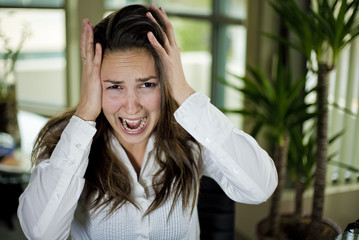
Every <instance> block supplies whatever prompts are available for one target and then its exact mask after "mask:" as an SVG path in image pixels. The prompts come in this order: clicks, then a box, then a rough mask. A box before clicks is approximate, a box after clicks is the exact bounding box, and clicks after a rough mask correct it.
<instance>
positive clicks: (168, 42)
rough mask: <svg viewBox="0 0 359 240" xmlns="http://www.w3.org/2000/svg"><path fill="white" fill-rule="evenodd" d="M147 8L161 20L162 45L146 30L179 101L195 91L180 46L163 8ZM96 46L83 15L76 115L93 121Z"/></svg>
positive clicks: (97, 100)
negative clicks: (189, 81)
mask: <svg viewBox="0 0 359 240" xmlns="http://www.w3.org/2000/svg"><path fill="white" fill-rule="evenodd" d="M150 8H151V10H152V11H153V12H154V13H156V14H157V15H158V17H159V18H160V19H161V20H162V22H163V23H164V27H165V31H163V35H164V38H165V39H164V44H163V45H161V44H160V43H159V42H158V41H157V39H156V37H155V36H154V34H153V33H152V32H148V34H147V37H148V40H149V42H150V43H151V45H152V46H153V48H154V49H155V51H156V52H157V54H158V55H159V57H160V59H161V61H162V63H163V66H164V70H165V74H166V79H167V81H168V84H169V89H170V94H171V96H172V98H173V99H174V100H175V101H176V102H177V103H178V104H179V105H180V104H182V102H183V101H184V100H185V99H186V98H187V97H189V96H190V95H191V94H192V93H194V90H193V89H192V88H191V87H190V86H189V84H188V83H187V81H186V78H185V75H184V72H183V68H182V63H181V53H180V48H179V47H178V45H177V42H176V39H175V34H174V31H173V27H172V24H171V22H170V21H169V19H168V17H167V14H166V13H165V11H164V10H163V9H162V8H157V7H156V6H155V5H151V7H150ZM146 16H147V17H148V18H149V19H150V20H151V21H153V22H155V23H156V24H158V23H157V21H156V19H155V18H154V17H153V16H152V14H151V13H150V11H148V12H147V14H146ZM95 46H96V49H95V51H94V49H93V48H94V29H93V26H92V25H91V24H90V22H89V20H88V19H84V20H83V24H82V31H81V43H80V50H81V58H82V60H83V66H82V84H81V95H80V101H79V105H78V107H77V110H76V112H75V115H76V116H78V117H80V118H82V119H84V120H87V121H95V120H96V118H97V117H98V115H99V114H100V112H101V108H102V83H101V62H102V51H103V49H102V46H101V44H100V43H97V44H96V45H95Z"/></svg>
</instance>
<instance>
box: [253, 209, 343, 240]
mask: <svg viewBox="0 0 359 240" xmlns="http://www.w3.org/2000/svg"><path fill="white" fill-rule="evenodd" d="M310 222H311V218H310V216H302V217H299V218H294V216H293V215H289V214H288V215H282V216H281V222H280V231H279V235H278V236H274V237H273V236H268V233H267V231H266V230H267V229H268V227H267V226H268V224H270V223H269V222H268V219H267V218H265V219H263V220H261V221H260V222H259V223H258V224H257V229H256V233H257V238H258V240H304V239H306V236H307V232H308V229H309V225H310ZM321 224H322V226H323V228H322V233H321V236H320V238H319V239H318V240H328V239H329V240H330V239H335V237H336V236H338V235H339V234H341V233H342V230H341V228H340V227H339V226H338V225H337V224H336V223H334V222H333V221H331V220H329V219H323V220H322V222H321Z"/></svg>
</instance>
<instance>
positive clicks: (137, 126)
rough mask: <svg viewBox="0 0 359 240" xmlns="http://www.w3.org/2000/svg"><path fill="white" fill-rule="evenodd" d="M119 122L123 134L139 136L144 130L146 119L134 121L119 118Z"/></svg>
mask: <svg viewBox="0 0 359 240" xmlns="http://www.w3.org/2000/svg"><path fill="white" fill-rule="evenodd" d="M120 122H121V126H122V129H123V130H124V132H126V133H128V134H139V133H141V132H142V131H143V130H144V129H145V128H146V125H147V117H143V118H139V119H135V120H130V119H125V118H120Z"/></svg>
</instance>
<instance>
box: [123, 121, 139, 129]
mask: <svg viewBox="0 0 359 240" xmlns="http://www.w3.org/2000/svg"><path fill="white" fill-rule="evenodd" d="M126 124H127V127H129V128H131V129H136V128H138V127H139V126H140V124H141V121H138V122H136V123H129V122H126Z"/></svg>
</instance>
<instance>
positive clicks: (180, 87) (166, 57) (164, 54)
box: [146, 4, 195, 105]
mask: <svg viewBox="0 0 359 240" xmlns="http://www.w3.org/2000/svg"><path fill="white" fill-rule="evenodd" d="M151 9H152V10H153V11H155V12H156V13H157V14H158V16H159V17H160V18H161V20H162V21H163V23H164V25H165V28H166V31H164V32H163V33H164V44H163V46H162V45H161V44H160V43H159V42H158V41H157V39H156V37H155V36H154V35H153V33H152V32H149V33H148V35H147V37H148V40H149V41H150V43H151V44H152V46H153V47H154V48H155V50H156V52H157V54H158V55H159V56H160V58H161V60H162V61H163V64H164V68H165V72H166V75H167V79H168V81H169V87H170V94H171V96H172V97H173V98H174V99H175V101H176V102H177V103H178V104H179V105H181V104H182V103H183V102H184V101H185V100H186V99H187V98H188V97H189V96H190V95H191V94H193V93H194V92H195V91H194V90H193V89H192V88H191V87H190V85H189V84H188V83H187V81H186V77H185V75H184V72H183V67H182V62H181V52H180V48H179V47H178V45H177V42H176V39H175V34H174V31H173V27H172V24H171V22H170V21H169V19H168V17H167V14H166V13H165V11H164V10H163V8H157V7H156V6H155V5H153V4H152V5H151ZM146 15H147V17H148V18H150V19H151V20H152V21H154V22H156V20H155V18H154V17H153V16H152V14H151V13H150V12H147V14H146ZM156 23H157V22H156Z"/></svg>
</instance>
